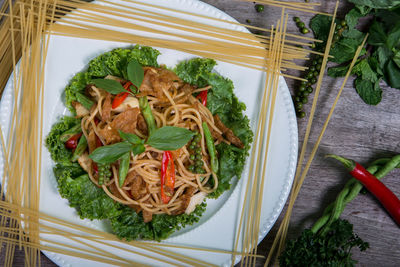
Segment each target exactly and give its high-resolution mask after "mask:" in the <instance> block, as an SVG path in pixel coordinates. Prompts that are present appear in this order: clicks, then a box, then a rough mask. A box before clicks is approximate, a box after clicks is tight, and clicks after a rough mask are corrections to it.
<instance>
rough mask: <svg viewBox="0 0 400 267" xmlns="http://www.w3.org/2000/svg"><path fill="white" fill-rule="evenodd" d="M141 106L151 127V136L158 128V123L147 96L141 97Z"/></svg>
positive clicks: (148, 125)
mask: <svg viewBox="0 0 400 267" xmlns="http://www.w3.org/2000/svg"><path fill="white" fill-rule="evenodd" d="M139 107H140V111H141V112H142V114H143V117H144V119H145V121H146V123H147V128H148V129H149V136H150V135H151V134H152V133H153V132H154V131H155V130H156V129H157V125H156V121H155V119H154V116H153V113H152V112H151V108H150V105H149V102H148V101H147V96H144V97H141V98H139Z"/></svg>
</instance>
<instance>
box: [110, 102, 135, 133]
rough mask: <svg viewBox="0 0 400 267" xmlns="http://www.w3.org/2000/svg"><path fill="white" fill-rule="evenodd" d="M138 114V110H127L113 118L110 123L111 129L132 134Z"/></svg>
mask: <svg viewBox="0 0 400 267" xmlns="http://www.w3.org/2000/svg"><path fill="white" fill-rule="evenodd" d="M139 112H140V110H139V108H128V109H127V110H125V111H124V112H122V113H120V114H118V115H117V116H115V118H114V119H113V121H112V122H111V127H112V128H114V129H115V130H120V131H123V132H125V133H132V134H134V133H135V129H136V122H137V117H138V115H139ZM117 133H118V132H117Z"/></svg>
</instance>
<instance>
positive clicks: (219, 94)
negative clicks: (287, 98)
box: [175, 58, 253, 198]
mask: <svg viewBox="0 0 400 267" xmlns="http://www.w3.org/2000/svg"><path fill="white" fill-rule="evenodd" d="M215 64H216V62H215V61H214V60H212V59H204V58H195V59H191V60H188V61H184V62H181V63H179V64H178V65H177V67H176V69H175V72H176V74H177V75H178V76H179V77H180V78H181V79H182V80H184V81H185V82H188V83H191V84H194V85H197V86H198V87H204V86H206V85H211V89H210V90H209V91H208V94H207V108H208V109H209V110H210V111H211V113H212V114H214V115H215V114H218V115H219V117H220V118H221V120H222V122H223V123H224V124H225V125H226V126H227V127H229V128H230V129H232V131H233V132H234V133H235V135H236V136H237V137H239V138H240V140H241V141H242V142H243V144H244V145H245V148H244V149H238V148H236V147H235V146H230V145H226V144H220V145H218V146H217V151H218V158H219V165H220V168H219V171H218V180H219V182H218V188H217V190H216V191H215V192H213V193H211V194H210V195H209V197H212V198H217V197H218V196H219V195H221V194H222V193H223V192H224V191H226V190H228V189H229V188H230V184H231V180H232V178H233V177H234V176H235V175H236V176H237V177H240V175H241V173H242V171H243V167H244V164H245V161H246V157H247V155H248V151H249V149H250V144H251V142H252V140H253V132H252V131H251V129H250V123H249V119H248V118H247V117H246V116H245V115H243V111H244V110H245V109H246V106H245V105H244V104H243V103H241V102H240V101H239V100H238V99H237V97H236V96H235V95H234V93H233V88H234V86H233V83H232V81H231V80H229V79H227V78H224V77H222V76H221V75H219V74H218V73H215V72H212V69H213V67H214V66H215ZM211 183H212V181H211Z"/></svg>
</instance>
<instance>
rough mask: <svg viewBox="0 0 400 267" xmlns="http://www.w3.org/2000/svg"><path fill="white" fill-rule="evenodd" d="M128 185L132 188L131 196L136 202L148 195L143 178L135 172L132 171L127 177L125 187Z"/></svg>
mask: <svg viewBox="0 0 400 267" xmlns="http://www.w3.org/2000/svg"><path fill="white" fill-rule="evenodd" d="M125 184H127V185H129V186H130V188H131V195H132V197H133V199H134V200H138V199H140V198H142V197H143V195H144V194H145V193H146V190H145V189H146V183H145V182H144V181H143V179H142V177H141V176H140V175H139V174H137V173H136V172H135V171H131V172H129V173H128V175H127V176H126V180H125V183H124V185H125Z"/></svg>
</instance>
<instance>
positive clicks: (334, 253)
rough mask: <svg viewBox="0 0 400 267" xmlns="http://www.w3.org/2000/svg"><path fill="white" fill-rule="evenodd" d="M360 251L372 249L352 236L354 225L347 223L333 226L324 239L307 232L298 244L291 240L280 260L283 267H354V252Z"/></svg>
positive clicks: (338, 222)
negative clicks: (352, 250)
mask: <svg viewBox="0 0 400 267" xmlns="http://www.w3.org/2000/svg"><path fill="white" fill-rule="evenodd" d="M354 247H358V248H359V249H360V250H361V251H364V250H366V249H367V248H368V247H369V245H368V243H367V242H364V241H363V240H362V239H361V238H359V237H358V236H357V235H356V234H354V232H353V225H352V224H351V223H349V222H348V221H346V220H341V219H339V220H337V221H335V222H334V223H332V225H331V227H330V231H329V232H327V233H326V234H325V235H319V234H316V233H313V232H312V231H311V230H309V229H306V230H304V231H303V232H302V234H301V236H299V237H298V238H297V239H295V240H290V241H289V242H288V243H287V245H286V249H285V251H284V252H283V253H282V254H281V255H280V257H279V264H280V266H282V267H284V266H315V267H316V266H354V264H355V263H356V261H355V260H353V259H352V258H351V255H352V254H351V249H352V248H354Z"/></svg>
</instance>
